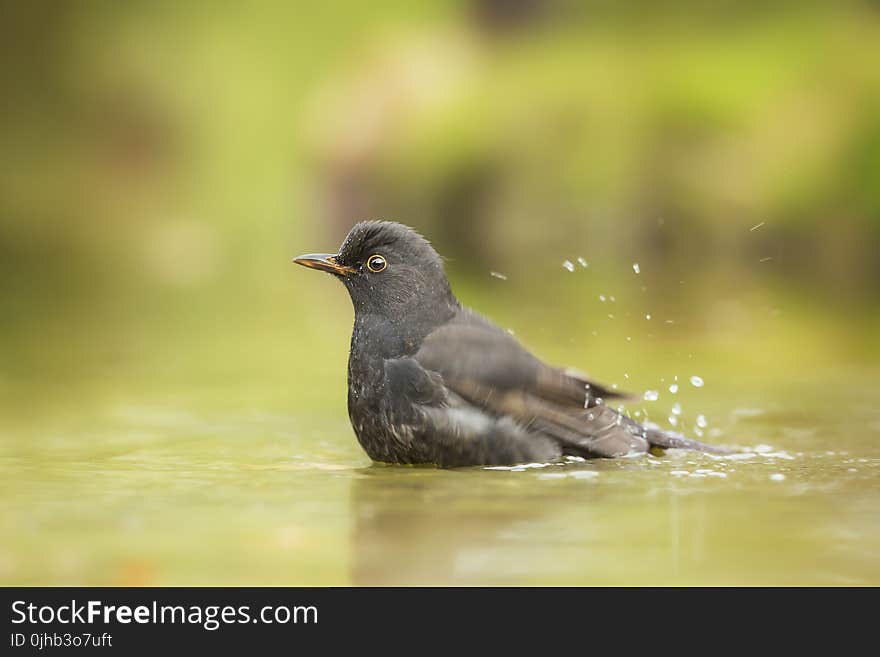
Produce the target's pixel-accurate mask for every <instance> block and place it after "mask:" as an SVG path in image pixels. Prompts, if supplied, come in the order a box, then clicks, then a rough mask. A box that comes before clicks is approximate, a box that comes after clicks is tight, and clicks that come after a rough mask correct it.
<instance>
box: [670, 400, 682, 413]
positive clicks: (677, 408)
mask: <svg viewBox="0 0 880 657" xmlns="http://www.w3.org/2000/svg"><path fill="white" fill-rule="evenodd" d="M672 414H673V415H681V404H679V403H678V402H675V403H674V404H673V405H672Z"/></svg>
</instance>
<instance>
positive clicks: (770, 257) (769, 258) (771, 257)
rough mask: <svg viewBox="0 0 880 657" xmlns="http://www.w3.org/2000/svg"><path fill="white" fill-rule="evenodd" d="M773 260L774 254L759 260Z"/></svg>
mask: <svg viewBox="0 0 880 657" xmlns="http://www.w3.org/2000/svg"><path fill="white" fill-rule="evenodd" d="M771 260H773V256H767V257H766V258H761V259H760V260H758V262H770V261H771Z"/></svg>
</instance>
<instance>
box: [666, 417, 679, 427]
mask: <svg viewBox="0 0 880 657" xmlns="http://www.w3.org/2000/svg"><path fill="white" fill-rule="evenodd" d="M666 419H667V420H669V424H671V425H672V426H676V425H677V424H678V418H677V417H675V416H674V415H670V416H669V417H668V418H666Z"/></svg>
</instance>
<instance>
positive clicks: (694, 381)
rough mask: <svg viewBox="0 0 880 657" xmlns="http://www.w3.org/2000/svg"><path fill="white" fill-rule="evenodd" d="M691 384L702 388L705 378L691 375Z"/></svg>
mask: <svg viewBox="0 0 880 657" xmlns="http://www.w3.org/2000/svg"><path fill="white" fill-rule="evenodd" d="M691 385H692V386H693V387H694V388H702V387H703V379H701V378H700V377H698V376H696V375H694V376H692V377H691Z"/></svg>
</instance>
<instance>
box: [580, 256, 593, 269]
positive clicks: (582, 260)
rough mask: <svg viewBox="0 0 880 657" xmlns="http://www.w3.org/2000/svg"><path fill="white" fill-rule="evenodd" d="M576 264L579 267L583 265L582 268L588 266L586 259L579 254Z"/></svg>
mask: <svg viewBox="0 0 880 657" xmlns="http://www.w3.org/2000/svg"><path fill="white" fill-rule="evenodd" d="M578 264H579V265H580V266H581V267H583V268H584V269H586V268H587V267H589V266H590V263H589V262H587V261H586V260H584V257H583V256H581V257H580V258H578Z"/></svg>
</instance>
